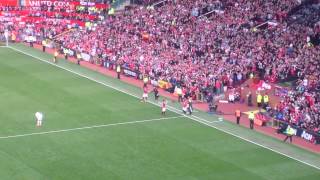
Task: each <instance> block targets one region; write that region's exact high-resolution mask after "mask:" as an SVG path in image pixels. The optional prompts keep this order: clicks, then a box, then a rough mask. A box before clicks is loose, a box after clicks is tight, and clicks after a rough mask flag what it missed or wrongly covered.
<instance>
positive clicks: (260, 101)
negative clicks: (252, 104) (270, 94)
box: [257, 93, 262, 107]
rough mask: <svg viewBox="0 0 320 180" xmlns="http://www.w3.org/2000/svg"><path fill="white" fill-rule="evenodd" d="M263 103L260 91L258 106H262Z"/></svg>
mask: <svg viewBox="0 0 320 180" xmlns="http://www.w3.org/2000/svg"><path fill="white" fill-rule="evenodd" d="M261 103H262V95H261V94H260V93H259V94H258V95H257V105H258V107H261Z"/></svg>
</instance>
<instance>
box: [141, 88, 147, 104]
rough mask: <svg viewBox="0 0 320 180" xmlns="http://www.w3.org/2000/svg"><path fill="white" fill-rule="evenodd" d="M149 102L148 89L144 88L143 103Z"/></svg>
mask: <svg viewBox="0 0 320 180" xmlns="http://www.w3.org/2000/svg"><path fill="white" fill-rule="evenodd" d="M147 100H148V87H147V86H143V94H142V102H147Z"/></svg>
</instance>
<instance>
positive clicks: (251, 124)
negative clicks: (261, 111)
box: [248, 111, 254, 129]
mask: <svg viewBox="0 0 320 180" xmlns="http://www.w3.org/2000/svg"><path fill="white" fill-rule="evenodd" d="M248 118H249V121H250V129H253V124H254V113H253V111H251V112H250V113H249V115H248Z"/></svg>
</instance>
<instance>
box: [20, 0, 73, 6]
mask: <svg viewBox="0 0 320 180" xmlns="http://www.w3.org/2000/svg"><path fill="white" fill-rule="evenodd" d="M25 5H26V6H33V7H38V6H55V7H57V6H58V7H59V6H60V7H66V6H70V2H65V1H50V0H47V1H41V0H38V1H36V0H25Z"/></svg>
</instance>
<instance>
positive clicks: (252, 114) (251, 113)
mask: <svg viewBox="0 0 320 180" xmlns="http://www.w3.org/2000/svg"><path fill="white" fill-rule="evenodd" d="M248 118H249V119H250V120H251V119H254V113H253V112H250V113H249V115H248Z"/></svg>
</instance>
